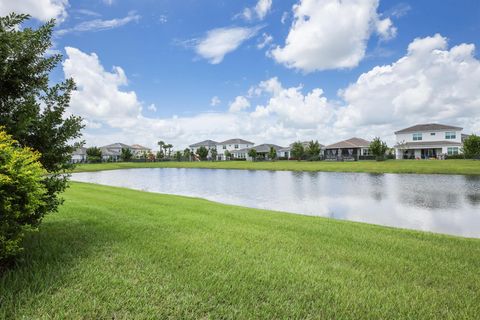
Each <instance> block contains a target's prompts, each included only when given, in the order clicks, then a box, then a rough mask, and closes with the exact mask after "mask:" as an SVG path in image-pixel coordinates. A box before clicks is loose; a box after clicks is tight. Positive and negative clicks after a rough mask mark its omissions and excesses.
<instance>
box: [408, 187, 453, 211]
mask: <svg viewBox="0 0 480 320" xmlns="http://www.w3.org/2000/svg"><path fill="white" fill-rule="evenodd" d="M460 199H461V198H460V195H459V194H456V193H451V192H448V191H441V192H439V191H438V190H436V191H435V192H433V191H428V190H423V191H422V192H418V193H414V192H412V191H411V190H409V191H400V194H399V200H400V201H401V202H402V203H403V204H405V205H407V206H410V207H414V208H427V209H453V208H458V207H459V206H461V201H460Z"/></svg>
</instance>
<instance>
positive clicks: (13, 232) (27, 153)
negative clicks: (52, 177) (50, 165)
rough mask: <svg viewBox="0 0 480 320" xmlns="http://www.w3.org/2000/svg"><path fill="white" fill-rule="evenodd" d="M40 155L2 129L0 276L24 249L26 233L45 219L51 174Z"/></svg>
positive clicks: (0, 161) (0, 143)
mask: <svg viewBox="0 0 480 320" xmlns="http://www.w3.org/2000/svg"><path fill="white" fill-rule="evenodd" d="M39 159H40V153H39V152H36V151H33V150H32V149H30V148H22V147H20V146H19V145H18V143H17V141H14V140H13V139H12V137H11V136H10V135H7V134H6V133H5V131H3V128H2V127H0V274H2V269H4V268H5V267H6V266H7V265H8V264H10V263H11V262H13V258H14V257H15V256H17V255H18V254H19V253H20V252H21V251H22V248H23V245H22V241H23V237H24V236H25V233H26V232H27V231H29V230H32V229H35V228H37V227H38V225H39V224H40V221H41V220H42V214H41V213H42V212H41V211H39V209H40V208H41V206H43V205H44V200H43V198H44V197H45V195H46V194H48V190H47V188H46V187H45V185H44V184H43V179H44V177H45V175H47V174H48V173H47V172H46V171H45V169H44V168H43V167H42V165H41V163H40V162H39Z"/></svg>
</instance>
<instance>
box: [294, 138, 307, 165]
mask: <svg viewBox="0 0 480 320" xmlns="http://www.w3.org/2000/svg"><path fill="white" fill-rule="evenodd" d="M291 153H292V157H293V158H294V159H297V160H298V161H300V160H302V158H303V157H304V155H305V149H304V148H303V144H302V143H301V142H300V141H297V142H294V143H293V144H292V150H291Z"/></svg>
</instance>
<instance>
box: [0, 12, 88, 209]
mask: <svg viewBox="0 0 480 320" xmlns="http://www.w3.org/2000/svg"><path fill="white" fill-rule="evenodd" d="M28 18H29V16H28V15H19V14H14V13H12V14H10V15H8V16H6V17H0V126H4V128H5V131H6V132H7V133H9V134H10V135H12V137H13V139H15V140H16V141H18V143H19V144H20V146H24V147H30V148H32V149H33V150H35V151H38V152H39V153H40V159H39V160H40V162H41V164H42V166H43V167H44V168H45V169H46V170H47V172H48V174H46V175H45V176H44V177H43V180H42V183H43V185H44V187H45V188H46V189H47V192H46V193H45V195H44V198H43V199H42V203H41V205H40V206H39V207H38V208H37V209H36V212H35V216H39V217H41V216H43V215H45V214H46V213H48V212H51V211H55V210H56V209H57V208H58V206H59V205H60V204H61V203H62V199H61V198H60V196H59V194H60V193H61V192H63V191H64V190H65V189H66V187H67V181H68V177H69V176H68V174H66V173H67V172H68V171H69V170H70V169H71V168H72V167H73V164H71V163H70V159H71V155H72V153H73V151H74V150H76V149H77V148H79V147H80V146H81V145H83V142H80V141H78V140H79V139H80V138H81V129H82V128H83V125H82V119H81V118H80V117H77V116H73V115H70V116H69V115H67V112H66V111H67V108H68V107H69V104H70V96H71V93H72V91H73V90H75V83H74V82H73V80H72V79H67V80H65V81H64V82H61V83H57V84H53V85H52V84H51V82H50V79H49V75H50V72H51V71H52V70H53V69H54V68H55V67H56V66H57V65H58V63H59V62H61V60H62V56H61V55H59V54H57V55H47V54H46V52H47V50H48V49H49V48H50V47H51V45H52V41H51V37H52V32H53V28H54V21H53V20H51V21H49V22H47V23H46V24H44V25H42V26H40V27H39V28H38V29H32V28H30V27H24V26H21V24H22V23H23V22H25V21H26V20H27V19H28ZM73 141H77V142H75V143H74V142H73Z"/></svg>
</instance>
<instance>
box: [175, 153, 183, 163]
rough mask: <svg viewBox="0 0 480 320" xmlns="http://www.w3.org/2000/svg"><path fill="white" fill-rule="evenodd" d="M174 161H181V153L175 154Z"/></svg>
mask: <svg viewBox="0 0 480 320" xmlns="http://www.w3.org/2000/svg"><path fill="white" fill-rule="evenodd" d="M174 158H175V161H182V152H181V151H177V152H175V156H174Z"/></svg>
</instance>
